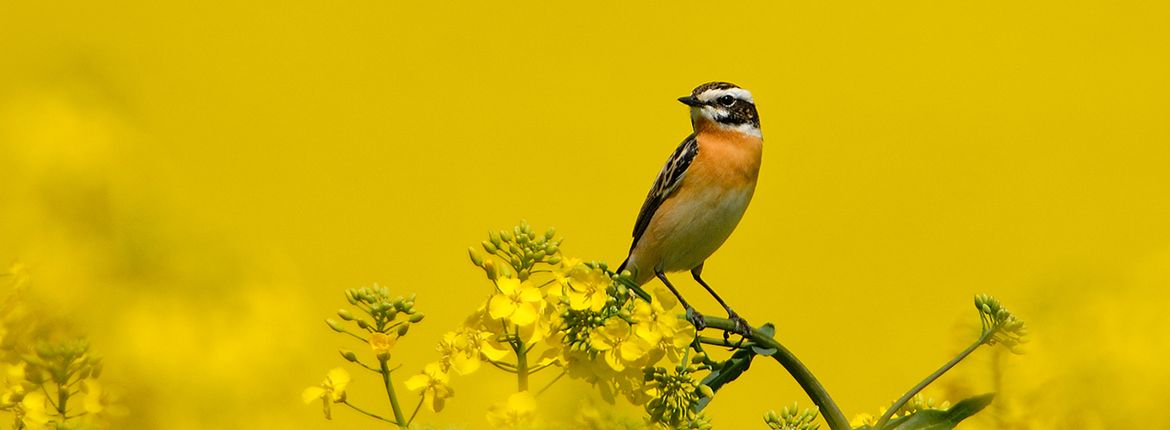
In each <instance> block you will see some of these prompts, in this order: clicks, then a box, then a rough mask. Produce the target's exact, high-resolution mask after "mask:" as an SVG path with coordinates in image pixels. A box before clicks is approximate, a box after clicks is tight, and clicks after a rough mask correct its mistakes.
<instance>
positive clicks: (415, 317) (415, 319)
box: [410, 314, 423, 323]
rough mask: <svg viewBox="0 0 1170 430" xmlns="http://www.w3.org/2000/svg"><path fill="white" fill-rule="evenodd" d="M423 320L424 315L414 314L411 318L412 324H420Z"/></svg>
mask: <svg viewBox="0 0 1170 430" xmlns="http://www.w3.org/2000/svg"><path fill="white" fill-rule="evenodd" d="M422 320H423V314H414V315H411V316H410V322H411V323H418V322H419V321H422Z"/></svg>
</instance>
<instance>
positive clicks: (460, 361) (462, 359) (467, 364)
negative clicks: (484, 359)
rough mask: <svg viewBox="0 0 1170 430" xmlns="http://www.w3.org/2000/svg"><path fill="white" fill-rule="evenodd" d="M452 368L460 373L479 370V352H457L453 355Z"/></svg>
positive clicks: (465, 373)
mask: <svg viewBox="0 0 1170 430" xmlns="http://www.w3.org/2000/svg"><path fill="white" fill-rule="evenodd" d="M451 368H452V369H455V371H456V372H459V374H460V375H468V374H471V373H472V372H475V371H476V370H479V354H475V355H473V356H468V355H467V354H464V353H462V352H456V353H455V354H454V355H452V356H451Z"/></svg>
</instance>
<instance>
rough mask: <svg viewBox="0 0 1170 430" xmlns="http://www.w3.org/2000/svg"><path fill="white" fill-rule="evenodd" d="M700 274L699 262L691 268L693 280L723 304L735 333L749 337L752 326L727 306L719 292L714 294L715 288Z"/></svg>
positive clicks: (725, 333)
mask: <svg viewBox="0 0 1170 430" xmlns="http://www.w3.org/2000/svg"><path fill="white" fill-rule="evenodd" d="M702 274H703V265H702V264H699V265H698V266H696V267H695V268H694V269H691V276H693V277H694V278H695V281H696V282H698V283H699V285H702V286H703V288H706V289H707V292H708V293H711V296H712V297H715V301H717V302H719V305H720V306H723V309H724V310H726V311H727V319H729V320H731V322H733V323H735V330H734V332H735V334H738V335H740V336H743V337H744V338H748V337H751V336H752V326H751V325H749V324H748V322H747V321H746V320H744V319H743V318H742V317H740V316H739V314H737V313H735V311H733V310H731V306H727V302H724V301H723V298H721V297H719V294H716V293H715V290H714V289H712V288H711V286H710V285H707V282H706V281H704V280H703V277H702V276H701V275H702ZM727 336H728V335H727V332H724V333H723V337H724V338H725V339H726V338H727Z"/></svg>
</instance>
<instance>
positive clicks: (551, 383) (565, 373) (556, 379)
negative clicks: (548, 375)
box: [536, 370, 569, 396]
mask: <svg viewBox="0 0 1170 430" xmlns="http://www.w3.org/2000/svg"><path fill="white" fill-rule="evenodd" d="M568 374H569V371H568V370H562V371H561V373H560V374H558V375H557V377H556V378H553V380H551V381H548V384H546V385H545V386H544V388H541V389H540V391H537V392H536V395H538V396H539V395H541V394H544V392H545V391H548V389H549V388H552V386H553V384H555V383H557V381H560V380H561V378H562V377H564V376H565V375H568Z"/></svg>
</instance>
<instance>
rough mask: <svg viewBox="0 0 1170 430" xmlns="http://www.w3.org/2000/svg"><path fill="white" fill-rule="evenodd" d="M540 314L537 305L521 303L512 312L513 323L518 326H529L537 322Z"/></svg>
mask: <svg viewBox="0 0 1170 430" xmlns="http://www.w3.org/2000/svg"><path fill="white" fill-rule="evenodd" d="M538 316H539V315H538V314H537V313H536V306H533V305H532V303H521V304H520V306H517V307H516V311H515V312H513V313H512V323H513V324H516V325H518V326H527V325H529V324H532V323H534V322H536V317H538Z"/></svg>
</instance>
